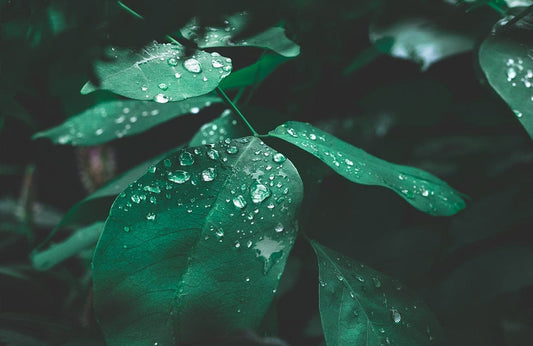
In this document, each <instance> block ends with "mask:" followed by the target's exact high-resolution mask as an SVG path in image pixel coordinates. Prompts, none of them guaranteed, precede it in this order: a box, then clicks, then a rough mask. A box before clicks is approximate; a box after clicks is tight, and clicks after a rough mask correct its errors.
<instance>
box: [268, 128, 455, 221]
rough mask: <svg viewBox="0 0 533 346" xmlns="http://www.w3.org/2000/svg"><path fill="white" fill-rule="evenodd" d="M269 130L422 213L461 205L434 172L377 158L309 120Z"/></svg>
mask: <svg viewBox="0 0 533 346" xmlns="http://www.w3.org/2000/svg"><path fill="white" fill-rule="evenodd" d="M269 134H270V135H271V136H273V137H278V138H281V139H283V140H285V141H287V142H289V143H292V144H294V145H296V146H297V147H300V148H301V149H303V150H305V151H307V152H308V153H311V154H313V155H314V156H316V157H318V158H319V159H320V160H322V161H323V162H324V163H326V164H327V165H328V166H330V167H331V168H332V169H333V170H334V171H335V172H337V173H338V174H340V175H342V176H343V177H345V178H347V179H349V180H350V181H353V182H354V183H358V184H363V185H379V186H384V187H387V188H389V189H391V190H393V191H394V192H396V193H397V194H398V195H400V196H401V197H402V198H403V199H405V200H406V201H407V202H409V204H411V205H412V206H413V207H415V208H417V209H419V210H421V211H423V212H425V213H428V214H432V215H439V216H447V215H453V214H455V213H457V212H458V211H459V210H461V209H463V208H464V207H465V202H464V201H463V199H462V198H461V197H460V195H459V193H458V192H457V191H455V190H454V189H453V188H451V187H450V186H448V184H446V183H445V182H443V181H442V180H440V179H439V178H437V177H435V176H434V175H432V174H430V173H428V172H425V171H423V170H420V169H417V168H414V167H409V166H402V165H397V164H393V163H390V162H387V161H384V160H382V159H379V158H377V157H375V156H372V155H370V154H368V153H367V152H365V151H363V150H361V149H359V148H357V147H354V146H353V145H350V144H348V143H346V142H344V141H342V140H340V139H338V138H336V137H334V136H332V135H330V134H329V133H327V132H324V131H322V130H319V129H317V128H316V127H314V126H312V125H311V124H307V123H301V122H296V121H289V122H287V123H285V124H283V125H280V126H278V127H277V128H276V129H275V130H274V131H271V132H270V133H269Z"/></svg>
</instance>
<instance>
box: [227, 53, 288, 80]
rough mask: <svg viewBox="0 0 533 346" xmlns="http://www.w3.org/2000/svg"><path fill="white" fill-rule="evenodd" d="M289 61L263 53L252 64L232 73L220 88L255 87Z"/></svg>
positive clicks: (275, 55)
mask: <svg viewBox="0 0 533 346" xmlns="http://www.w3.org/2000/svg"><path fill="white" fill-rule="evenodd" d="M288 60H289V59H288V58H286V57H283V56H280V55H277V54H272V53H265V54H263V55H262V56H261V57H260V58H259V60H257V61H256V62H254V63H253V64H251V65H249V66H246V67H244V68H241V69H240V70H238V71H235V72H233V73H232V74H231V75H229V76H228V78H226V79H224V80H223V81H222V83H220V86H221V87H222V88H224V89H234V88H242V87H245V86H251V85H257V84H259V83H261V82H262V81H263V80H264V79H265V78H267V77H268V76H269V75H270V74H271V73H272V72H274V70H276V69H277V68H278V67H279V66H280V65H281V64H283V63H284V62H286V61H288Z"/></svg>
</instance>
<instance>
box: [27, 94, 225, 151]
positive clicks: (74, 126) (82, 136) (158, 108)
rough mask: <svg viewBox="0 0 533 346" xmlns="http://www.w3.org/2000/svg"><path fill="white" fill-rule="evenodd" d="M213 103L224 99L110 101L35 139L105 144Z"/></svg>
mask: <svg viewBox="0 0 533 346" xmlns="http://www.w3.org/2000/svg"><path fill="white" fill-rule="evenodd" d="M213 102H221V100H220V98H218V97H216V96H210V95H204V96H198V97H194V98H191V99H188V100H182V101H180V102H172V103H167V104H159V103H156V102H151V101H137V100H113V101H108V102H104V103H99V104H97V105H95V106H93V107H91V108H89V109H87V110H85V111H84V112H82V113H80V114H77V115H74V116H73V117H71V118H69V119H68V120H67V121H65V122H64V123H63V124H61V125H59V126H57V127H54V128H51V129H49V130H46V131H43V132H39V133H37V134H36V135H35V136H34V138H42V137H46V138H50V139H51V140H52V141H53V142H54V143H59V144H71V145H96V144H101V143H105V142H109V141H112V140H114V139H116V138H122V137H126V136H131V135H135V134H138V133H141V132H144V131H146V130H148V129H150V128H152V127H154V126H156V125H159V124H162V123H164V122H166V121H168V120H170V119H173V118H175V117H178V116H181V115H184V114H189V113H193V114H195V113H198V112H199V111H200V110H201V109H202V108H204V107H207V106H209V105H211V104H212V103H213Z"/></svg>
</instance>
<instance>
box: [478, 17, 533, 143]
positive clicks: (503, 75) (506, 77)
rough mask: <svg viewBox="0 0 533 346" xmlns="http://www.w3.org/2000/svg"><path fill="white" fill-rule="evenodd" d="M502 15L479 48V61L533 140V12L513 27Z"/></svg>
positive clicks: (491, 83) (486, 74)
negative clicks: (532, 55) (532, 53)
mask: <svg viewBox="0 0 533 346" xmlns="http://www.w3.org/2000/svg"><path fill="white" fill-rule="evenodd" d="M509 20H510V18H503V19H501V20H500V21H499V22H498V23H496V25H495V26H494V28H493V32H492V34H491V35H489V36H488V37H487V38H486V39H485V40H484V41H483V43H482V44H481V46H480V47H479V55H478V57H479V64H480V66H481V69H482V70H483V72H484V73H485V76H486V77H487V80H488V82H489V84H490V85H491V86H492V88H494V90H496V92H497V93H498V94H499V95H500V96H501V98H502V99H503V100H504V101H505V102H507V104H508V105H509V107H510V108H511V109H512V110H513V112H514V114H515V115H516V117H517V118H518V120H519V121H520V123H521V124H522V126H524V128H525V129H526V131H527V133H528V134H529V136H530V137H531V138H532V139H533V111H532V110H531V109H532V108H531V106H532V105H533V89H532V88H531V86H532V85H533V58H532V57H531V47H533V41H532V40H531V35H532V34H533V26H532V24H531V20H533V14H532V13H529V14H528V15H526V16H525V17H524V18H521V19H520V20H518V21H517V22H516V23H514V24H512V25H511V26H509V25H507V26H506V23H508V22H509Z"/></svg>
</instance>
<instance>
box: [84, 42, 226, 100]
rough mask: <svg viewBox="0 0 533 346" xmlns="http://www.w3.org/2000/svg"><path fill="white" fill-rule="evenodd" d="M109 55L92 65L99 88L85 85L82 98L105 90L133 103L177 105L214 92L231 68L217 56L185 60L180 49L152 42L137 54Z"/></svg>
mask: <svg viewBox="0 0 533 346" xmlns="http://www.w3.org/2000/svg"><path fill="white" fill-rule="evenodd" d="M108 54H109V59H110V61H107V62H103V61H100V62H97V63H96V65H95V70H96V74H97V76H98V77H99V78H100V85H99V86H96V85H93V84H91V83H90V82H88V83H86V84H85V85H84V86H83V88H82V89H81V93H82V94H87V93H90V92H92V91H95V90H97V89H106V90H110V91H112V92H114V93H116V94H119V95H122V96H126V97H129V98H132V99H136V100H154V101H155V102H158V103H167V102H169V101H180V100H184V99H187V98H190V97H195V96H200V95H205V94H207V93H209V92H211V91H213V90H214V89H215V88H216V87H217V86H218V84H219V83H220V81H221V80H222V79H223V78H224V77H226V76H227V75H228V74H230V73H231V68H232V65H231V59H230V58H226V57H223V56H221V55H220V54H218V53H215V52H213V53H207V52H204V51H200V50H199V51H196V52H195V53H194V54H193V55H192V56H191V57H186V56H184V54H185V49H184V48H183V46H181V45H177V44H170V43H167V44H161V43H157V42H153V43H152V44H150V45H148V46H146V47H145V48H143V49H142V51H139V52H135V51H132V50H129V49H119V48H110V50H109V51H108Z"/></svg>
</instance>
